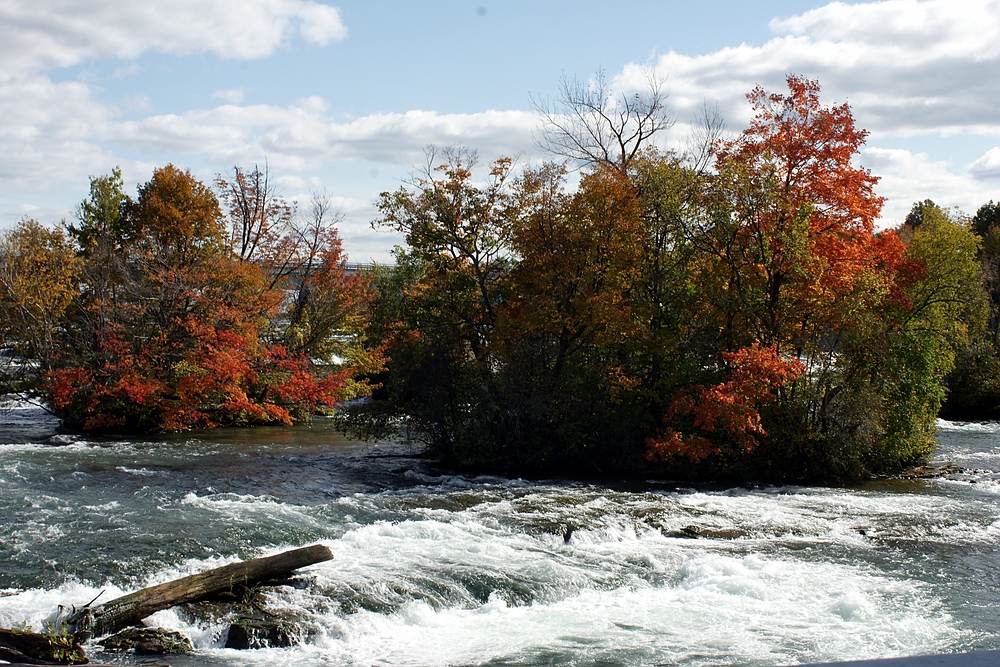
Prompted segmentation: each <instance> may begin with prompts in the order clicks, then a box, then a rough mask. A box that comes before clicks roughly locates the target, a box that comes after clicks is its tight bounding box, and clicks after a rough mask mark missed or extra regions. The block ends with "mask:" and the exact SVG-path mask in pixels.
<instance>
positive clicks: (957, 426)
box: [936, 418, 1000, 433]
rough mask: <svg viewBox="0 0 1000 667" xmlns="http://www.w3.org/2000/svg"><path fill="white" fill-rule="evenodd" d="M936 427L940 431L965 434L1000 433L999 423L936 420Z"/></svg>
mask: <svg viewBox="0 0 1000 667" xmlns="http://www.w3.org/2000/svg"><path fill="white" fill-rule="evenodd" d="M936 423H937V427H938V428H939V429H941V430H942V431H965V432H967V433H1000V422H997V421H984V422H961V421H948V420H947V419H940V418H939V419H938V420H937V422H936Z"/></svg>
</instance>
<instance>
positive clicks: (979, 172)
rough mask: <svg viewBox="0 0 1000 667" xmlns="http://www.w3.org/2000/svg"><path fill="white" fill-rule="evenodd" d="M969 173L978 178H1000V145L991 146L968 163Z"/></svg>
mask: <svg viewBox="0 0 1000 667" xmlns="http://www.w3.org/2000/svg"><path fill="white" fill-rule="evenodd" d="M969 173H970V174H972V176H973V177H975V178H979V179H998V178H1000V146H995V147H993V148H991V149H990V150H988V151H986V153H984V154H983V155H982V156H981V157H980V158H979V159H977V160H975V161H974V162H972V163H971V164H970V165H969Z"/></svg>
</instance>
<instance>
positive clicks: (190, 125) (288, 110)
mask: <svg viewBox="0 0 1000 667" xmlns="http://www.w3.org/2000/svg"><path fill="white" fill-rule="evenodd" d="M325 112H326V104H325V102H324V101H323V100H322V99H320V98H307V99H304V100H300V101H299V102H298V103H296V104H294V105H292V106H289V107H277V106H271V105H252V106H233V105H226V106H221V107H217V108H214V109H207V110H195V111H188V112H185V113H183V114H179V115H175V114H169V115H160V116H151V117H148V118H144V119H142V120H139V121H128V122H122V123H115V124H113V125H109V126H108V128H107V130H106V132H105V133H104V134H103V136H102V138H103V139H104V140H106V141H111V142H114V143H117V144H123V145H128V146H132V147H136V148H142V149H147V150H155V151H159V152H163V153H168V154H198V155H204V156H206V157H208V159H209V160H210V161H212V162H214V163H218V164H233V163H243V162H252V161H255V160H256V161H261V160H263V159H264V157H265V156H266V157H267V159H268V162H269V163H270V164H271V165H272V166H273V167H274V168H275V169H279V170H292V171H298V170H302V169H306V168H309V167H316V166H318V165H319V164H321V163H322V162H324V161H332V160H359V159H365V160H371V161H378V162H388V163H394V164H405V163H407V162H410V163H417V162H419V161H420V160H421V156H422V154H423V147H424V146H426V145H427V144H429V143H435V144H455V143H461V144H467V145H469V146H473V147H476V148H478V149H479V150H480V151H481V152H482V153H483V155H485V156H493V155H501V154H506V155H512V154H515V153H518V152H522V151H526V150H530V148H531V145H532V140H531V129H532V128H533V127H534V126H535V123H536V120H535V117H534V115H533V114H531V113H529V112H525V111H485V112H481V113H474V114H438V113H435V112H432V111H408V112H406V113H402V114H398V113H396V114H375V115H371V116H365V117H362V118H358V119H355V120H351V121H347V122H337V121H334V120H332V119H331V118H329V117H328V116H327V115H326V113H325Z"/></svg>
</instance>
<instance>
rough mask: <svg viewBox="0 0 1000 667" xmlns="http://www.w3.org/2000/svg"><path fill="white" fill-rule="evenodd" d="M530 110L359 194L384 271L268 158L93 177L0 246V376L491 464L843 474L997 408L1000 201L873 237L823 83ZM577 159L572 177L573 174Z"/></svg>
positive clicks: (59, 394)
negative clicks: (675, 142) (318, 422)
mask: <svg viewBox="0 0 1000 667" xmlns="http://www.w3.org/2000/svg"><path fill="white" fill-rule="evenodd" d="M595 81H596V82H595V83H594V84H593V85H584V84H582V83H580V82H578V81H575V80H564V81H563V82H562V85H561V89H560V96H559V98H558V100H557V101H556V102H555V103H552V104H550V103H548V102H540V103H538V104H537V109H536V111H538V114H539V117H540V119H541V121H542V124H543V130H544V131H543V134H542V144H543V147H544V148H546V149H547V150H548V151H549V152H550V154H551V155H553V157H554V160H553V161H551V162H546V163H544V164H540V165H529V166H525V167H517V166H516V165H515V162H514V161H513V160H511V159H509V158H501V159H498V160H495V161H494V162H493V163H492V164H490V165H488V166H487V167H486V169H485V170H483V169H480V167H479V165H478V159H477V156H476V154H475V152H474V151H471V150H468V149H462V148H444V149H436V148H430V149H428V151H427V163H426V168H425V169H424V170H423V172H422V173H419V174H417V175H415V176H414V177H413V179H412V181H411V182H409V183H408V184H407V185H405V186H404V187H401V188H400V189H399V190H397V191H395V192H387V193H383V194H382V195H381V197H380V199H379V201H378V209H379V215H378V217H377V219H376V220H375V221H374V222H373V223H372V224H373V227H375V228H383V229H391V230H394V231H396V232H400V233H403V234H405V237H406V247H397V248H396V249H395V250H394V253H393V254H394V258H395V265H392V266H378V265H376V266H375V267H373V268H372V269H371V270H370V271H366V272H362V273H359V272H356V271H350V270H349V269H348V265H347V258H346V255H345V254H344V252H343V250H342V247H341V242H340V238H339V236H338V235H337V231H336V223H337V222H338V216H337V214H336V212H335V211H334V210H333V208H332V206H331V201H332V200H331V199H330V198H329V197H327V196H325V195H322V194H320V195H316V196H314V197H313V199H312V201H311V202H309V203H308V205H307V206H306V207H305V210H302V211H300V210H299V208H298V206H297V205H296V204H295V203H294V202H288V201H286V200H285V199H283V198H282V197H281V196H279V195H278V194H277V192H276V191H275V189H274V186H273V184H272V182H271V180H270V176H269V174H268V172H267V169H266V168H265V169H264V170H261V169H258V168H257V167H255V168H254V169H252V170H245V169H241V168H239V167H236V168H234V170H233V171H232V172H231V173H230V174H227V175H220V176H219V177H218V178H217V179H216V180H215V182H214V184H213V185H212V186H208V185H206V184H204V183H201V182H199V181H198V180H197V179H195V178H194V177H193V176H192V175H191V173H190V172H185V171H182V170H180V169H178V168H176V167H174V166H173V165H167V166H166V167H163V168H162V169H158V170H156V171H155V172H154V173H153V176H152V178H151V180H150V181H149V182H147V183H145V184H143V185H141V186H140V187H139V189H138V192H137V195H136V197H135V198H132V197H131V196H129V195H127V194H126V193H125V191H124V186H123V182H122V176H121V172H120V171H118V170H115V171H113V172H112V173H111V174H109V175H107V176H100V177H95V178H92V179H91V189H90V194H89V196H88V197H87V198H86V199H85V200H84V201H83V203H82V204H81V206H80V208H79V210H78V211H77V215H76V220H75V221H74V222H73V223H71V224H64V225H63V226H62V227H61V228H55V229H51V228H47V227H45V226H43V225H41V224H40V223H38V222H36V221H34V220H28V219H25V220H23V221H22V222H20V223H19V224H18V225H17V226H16V227H15V228H14V229H12V230H9V231H7V232H5V233H3V234H2V236H0V336H2V341H3V342H2V345H3V348H4V349H3V354H4V355H6V356H5V357H4V358H3V361H4V362H5V363H4V364H2V372H0V391H2V393H5V394H14V393H19V392H21V393H25V392H26V393H28V394H31V395H33V396H36V397H39V398H41V399H43V400H45V401H47V403H48V404H49V405H51V406H52V407H53V409H54V410H55V412H56V413H57V414H58V416H59V417H61V418H62V419H63V420H64V423H65V424H66V426H67V428H70V429H78V430H82V431H87V432H94V433H107V434H128V433H137V432H139V433H141V432H155V431H163V430H168V431H169V430H185V429H191V428H205V427H215V426H253V425H259V424H269V423H272V424H275V423H276V424H293V423H296V422H302V421H308V420H309V419H310V418H311V417H312V415H313V414H315V413H316V412H317V411H320V412H327V413H329V412H330V411H332V410H334V409H335V408H336V406H338V405H340V404H342V403H343V402H345V401H348V400H350V399H354V398H359V397H365V396H368V397H370V398H369V399H368V400H366V401H365V402H363V403H362V404H360V405H355V406H353V407H352V408H351V409H350V410H343V411H338V413H337V416H336V418H337V419H338V420H339V423H340V426H341V428H343V430H345V431H346V432H347V433H349V434H350V435H352V436H354V437H359V438H361V439H377V438H384V437H391V436H393V435H401V434H405V435H406V437H408V438H410V437H412V438H414V439H416V440H418V441H419V442H421V443H423V444H425V445H426V446H427V452H428V453H429V454H430V455H431V456H434V457H435V458H437V459H439V460H440V461H442V462H443V463H444V464H446V465H448V466H451V467H454V468H457V469H466V470H478V471H491V472H500V473H506V474H525V473H527V474H559V475H586V476H591V477H592V476H594V475H599V476H622V475H627V476H634V475H642V476H645V477H648V478H670V479H677V480H684V479H686V480H691V481H705V480H720V481H761V482H784V481H796V482H822V483H838V482H849V481H853V480H860V479H865V478H869V477H872V476H882V475H896V474H901V473H903V471H904V470H907V469H910V468H912V467H914V466H920V465H922V464H925V463H926V462H927V460H928V457H929V455H930V453H931V452H932V450H933V448H934V437H933V436H934V432H935V419H936V418H937V417H938V415H939V414H940V415H942V416H944V417H946V418H948V419H964V420H969V419H982V418H994V417H997V416H998V415H1000V278H998V277H997V275H998V272H1000V268H998V267H1000V206H997V205H994V204H993V203H992V202H990V203H989V204H987V205H985V206H983V207H982V208H981V209H980V210H979V211H978V212H977V214H976V216H975V217H973V218H970V217H968V216H965V215H964V214H962V213H961V212H959V211H957V210H947V209H943V208H941V207H939V206H937V205H936V204H934V202H932V201H930V200H927V201H924V202H919V203H917V204H915V205H914V207H913V210H912V211H911V213H910V215H909V216H908V217H907V219H906V222H905V223H904V224H903V225H901V226H900V227H899V228H897V229H886V230H880V231H877V230H876V229H875V222H876V221H877V220H878V218H879V214H880V212H881V209H882V204H883V199H882V198H881V197H879V196H878V195H877V194H876V192H875V186H876V185H877V181H878V179H877V177H875V176H873V175H872V174H871V173H870V172H869V171H868V170H866V169H864V168H861V167H859V166H857V158H858V156H859V153H860V148H861V146H862V145H863V144H864V141H865V137H866V136H867V132H866V131H864V130H862V129H859V128H856V127H855V125H854V119H853V117H852V115H851V110H850V108H849V106H848V105H847V104H841V105H833V106H826V105H824V104H822V103H821V102H820V86H819V84H818V82H816V81H813V80H809V79H805V78H802V77H798V76H794V75H790V76H789V77H788V79H787V85H788V90H787V92H785V93H771V92H767V91H765V90H763V89H761V88H756V89H754V90H753V91H751V92H750V93H749V94H748V95H747V98H748V101H749V103H750V105H751V107H752V110H753V113H754V117H753V120H752V121H751V123H750V126H749V127H748V128H747V129H746V130H744V131H743V132H742V133H740V134H738V135H727V133H726V132H725V127H724V125H723V122H722V119H721V117H720V115H719V114H718V112H717V111H715V110H713V109H711V108H709V107H706V108H705V110H704V113H703V116H702V118H701V120H700V122H699V123H698V124H696V131H695V132H694V134H693V135H692V138H691V142H690V145H689V148H688V149H687V150H686V151H683V152H670V151H662V150H658V149H656V148H655V147H654V145H653V143H652V141H651V138H652V137H653V136H654V135H656V134H657V133H658V132H661V131H662V130H664V129H667V128H668V127H670V125H671V124H672V121H673V119H672V117H671V116H670V113H669V109H668V107H667V106H666V99H667V96H666V93H665V89H664V87H663V82H662V81H659V80H657V79H655V78H654V77H652V76H650V77H649V82H648V84H649V85H648V88H647V90H645V91H643V92H641V93H638V94H635V95H628V96H622V97H620V98H615V97H614V96H612V95H611V91H610V90H609V88H608V86H607V82H606V81H605V79H604V77H603V75H602V74H601V73H598V76H597V77H596V80H595ZM577 176H578V177H579V178H578V183H577Z"/></svg>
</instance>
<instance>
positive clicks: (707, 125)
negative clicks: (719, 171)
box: [686, 102, 726, 174]
mask: <svg viewBox="0 0 1000 667" xmlns="http://www.w3.org/2000/svg"><path fill="white" fill-rule="evenodd" d="M725 131H726V121H725V119H723V117H722V111H720V110H719V105H718V104H712V105H709V103H708V102H705V103H704V104H702V107H701V111H700V112H699V113H698V114H697V115H696V116H695V118H694V122H692V123H691V133H690V134H689V135H688V139H687V151H686V152H687V157H688V160H689V161H690V163H691V166H692V167H693V168H694V170H695V171H696V172H698V173H699V174H703V173H704V172H705V171H706V170H707V169H708V167H709V165H710V164H711V163H712V159H713V158H714V157H715V152H716V148H717V146H718V144H719V140H720V139H722V135H723V134H724V133H725Z"/></svg>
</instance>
